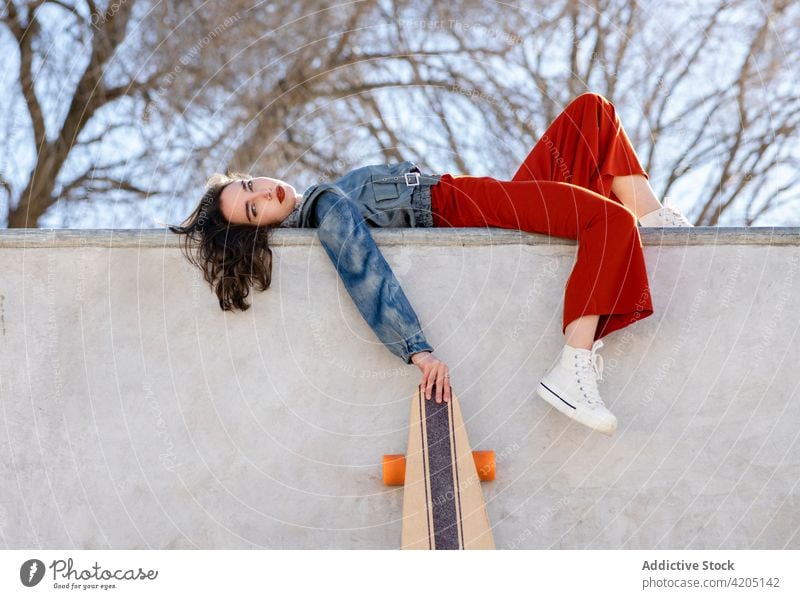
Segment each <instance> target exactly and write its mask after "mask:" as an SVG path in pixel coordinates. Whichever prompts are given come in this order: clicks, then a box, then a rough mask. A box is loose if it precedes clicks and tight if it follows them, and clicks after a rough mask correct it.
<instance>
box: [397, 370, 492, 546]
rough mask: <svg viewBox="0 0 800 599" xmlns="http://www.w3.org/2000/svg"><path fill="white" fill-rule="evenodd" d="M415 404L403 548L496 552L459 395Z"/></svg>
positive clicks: (421, 397) (419, 396)
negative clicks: (446, 400) (438, 401)
mask: <svg viewBox="0 0 800 599" xmlns="http://www.w3.org/2000/svg"><path fill="white" fill-rule="evenodd" d="M435 396H436V388H435V386H434V389H433V391H432V394H431V399H428V400H426V399H425V394H424V392H423V391H421V390H420V389H419V388H417V392H416V393H415V394H414V397H413V398H412V400H411V417H410V418H409V423H410V426H409V432H408V450H407V452H406V474H405V487H404V489H403V534H402V548H403V549H494V548H495V547H494V538H493V536H492V527H491V525H490V524H489V516H488V515H487V513H486V505H485V504H484V501H483V491H482V490H481V482H480V480H479V478H478V471H477V469H476V468H475V462H474V460H473V457H472V449H471V447H470V444H469V439H468V438H467V429H466V427H465V426H464V420H463V418H462V416H461V407H460V406H459V403H458V398H457V397H456V394H455V392H453V391H452V387H451V395H450V401H449V402H447V403H445V402H444V401H442V403H438V404H437V403H436V401H435V399H434V398H435Z"/></svg>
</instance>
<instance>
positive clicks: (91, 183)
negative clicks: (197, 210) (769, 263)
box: [0, 0, 800, 226]
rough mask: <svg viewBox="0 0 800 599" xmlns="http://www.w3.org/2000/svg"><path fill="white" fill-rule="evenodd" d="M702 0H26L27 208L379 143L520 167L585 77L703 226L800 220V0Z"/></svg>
mask: <svg viewBox="0 0 800 599" xmlns="http://www.w3.org/2000/svg"><path fill="white" fill-rule="evenodd" d="M689 6H690V8H688V9H687V3H686V2H678V1H677V0H667V1H666V2H654V1H651V2H641V1H638V2H637V1H630V0H582V1H577V0H561V1H557V2H545V1H543V0H534V1H532V2H529V3H525V4H524V5H522V6H520V7H519V8H513V7H511V6H510V5H508V4H506V3H497V2H490V1H483V2H477V1H468V0H462V1H457V2H453V3H430V2H419V1H418V0H395V1H394V2H378V1H376V0H365V1H362V2H354V3H349V4H345V5H335V6H334V5H331V4H330V3H326V2H320V1H318V0H310V1H304V2H296V1H291V2H290V1H288V0H276V1H274V2H270V3H253V2H244V1H242V0H231V1H228V2H224V3H222V2H220V3H209V2H204V1H203V0H182V1H178V2H159V1H157V0H116V2H113V3H112V2H107V3H105V4H104V5H103V6H102V7H100V6H99V5H98V4H96V3H95V2H92V1H90V0H87V1H75V2H73V3H70V2H68V1H67V0H35V1H28V2H22V1H18V2H8V3H7V4H6V6H5V9H4V11H3V13H2V17H1V20H2V23H3V24H4V25H5V26H6V29H7V30H8V31H9V32H10V33H11V37H12V39H13V40H14V45H15V46H16V53H17V56H18V58H19V61H18V65H15V66H18V69H19V72H18V77H17V81H16V85H15V86H10V85H6V86H4V87H5V89H6V91H4V92H3V94H7V95H8V96H7V98H6V100H7V101H8V104H9V105H14V100H15V98H16V97H17V96H18V98H19V105H20V106H22V107H24V111H25V112H26V114H27V117H28V118H27V119H18V118H15V114H17V113H18V112H19V111H17V110H8V111H6V114H0V126H2V127H4V128H5V130H6V131H8V130H9V128H12V129H14V131H13V133H14V134H13V135H7V136H6V137H5V143H4V144H2V145H0V156H6V159H5V160H4V162H0V166H2V168H0V186H2V187H3V188H4V189H5V190H6V194H7V196H8V197H9V210H8V226H35V225H36V224H37V223H39V222H40V219H41V217H42V216H43V215H44V214H45V213H46V212H47V211H48V210H49V209H51V207H53V206H54V204H56V202H57V201H60V202H64V203H65V204H66V205H67V206H69V205H71V204H73V203H84V204H89V205H95V206H97V205H103V204H104V203H107V202H109V201H110V198H111V197H127V198H131V199H133V200H135V201H137V202H138V201H140V200H142V199H145V198H151V197H152V198H155V199H156V200H159V201H162V202H164V204H163V205H162V211H163V210H166V209H170V207H174V206H175V205H176V204H179V207H180V210H184V211H185V210H186V209H187V208H188V207H189V206H190V205H192V204H194V202H195V199H196V198H195V197H196V196H197V195H198V194H199V192H200V187H201V186H202V183H203V181H204V180H205V178H206V176H207V175H208V174H209V173H210V172H211V171H212V170H220V169H222V168H225V167H226V166H231V167H234V168H237V169H241V170H249V171H251V172H258V173H264V174H270V175H273V176H278V177H281V178H285V179H287V180H289V181H292V182H293V183H295V185H297V186H299V188H300V189H302V185H301V183H311V182H314V181H316V180H325V179H329V178H332V177H334V176H336V175H338V174H340V173H342V172H344V171H346V170H349V169H350V168H354V167H355V166H360V165H361V164H365V163H368V162H370V161H379V160H383V161H394V160H404V159H411V160H415V161H418V162H422V163H423V164H424V165H425V166H426V167H427V168H428V169H429V170H430V171H431V172H461V173H470V174H487V175H492V176H497V177H498V178H507V177H509V176H510V175H511V174H513V172H514V171H515V170H516V167H517V166H518V164H519V162H520V161H521V160H522V158H524V155H525V153H526V152H527V151H528V150H529V149H530V147H532V145H533V144H534V143H536V141H537V140H538V139H539V138H540V136H541V134H542V133H543V132H544V129H545V128H546V127H547V125H548V124H549V123H550V122H552V120H553V119H554V118H555V117H556V115H557V114H558V112H559V111H560V110H561V109H563V107H564V106H565V105H566V104H567V103H568V102H569V101H570V100H571V99H572V98H574V97H575V96H577V95H579V94H580V93H582V92H585V91H595V92H598V93H601V94H603V95H605V96H606V97H607V98H608V99H609V100H611V101H612V102H614V104H615V106H617V108H618V110H619V112H620V114H621V116H622V117H623V122H624V124H625V127H626V130H627V131H628V133H629V135H630V136H631V139H632V140H633V142H634V145H635V146H636V148H637V151H638V152H639V155H640V157H641V158H642V162H643V164H644V166H645V168H646V169H647V170H648V172H649V173H650V174H651V181H652V182H653V184H654V186H656V187H657V189H656V191H657V193H658V194H659V195H661V196H663V195H667V194H673V195H674V194H675V193H676V190H682V191H680V193H681V194H682V196H681V204H682V205H683V206H684V207H685V208H688V209H689V216H690V218H691V219H692V220H693V221H694V222H695V224H711V225H713V224H748V225H749V224H757V223H759V222H760V221H763V220H765V219H767V218H769V217H770V216H771V215H772V214H773V213H775V212H776V211H778V210H779V209H783V210H784V211H783V212H781V214H790V215H789V216H788V217H787V216H784V218H789V219H791V218H795V219H797V218H798V211H794V212H793V213H787V212H786V207H787V206H789V207H791V202H793V201H794V200H795V199H796V198H797V194H798V190H799V189H800V181H798V169H797V160H798V155H797V151H796V150H795V146H796V145H797V144H795V143H793V142H795V141H796V140H797V139H798V108H800V106H799V104H800V99H799V98H798V93H797V86H796V81H797V78H796V75H795V73H794V71H793V68H794V65H795V64H797V58H798V56H797V55H798V52H800V43H798V42H799V41H800V40H798V39H797V38H798V34H799V33H800V27H798V22H799V21H800V15H799V13H800V5H798V3H792V2H789V1H788V0H766V1H762V0H735V1H721V0H717V2H716V3H712V2H703V3H700V2H698V3H696V4H694V5H691V4H690V5H689ZM687 11H689V12H687ZM65 23H68V24H69V26H65ZM0 43H2V39H0ZM76 73H77V75H76ZM4 119H5V120H4ZM26 122H27V123H29V125H26V124H25V123H26ZM20 123H21V124H20ZM20 148H33V149H32V150H31V151H27V150H26V151H24V152H23V151H20ZM3 153H4V154H3ZM28 155H30V156H32V159H29V157H28ZM29 164H32V166H30V165H29ZM24 173H28V174H27V176H26V175H25V174H24ZM6 175H8V176H6ZM11 175H14V176H11ZM686 196H689V197H688V199H687V197H686ZM176 197H177V198H178V199H179V200H180V202H179V203H178V202H175V198H176ZM180 210H179V211H180Z"/></svg>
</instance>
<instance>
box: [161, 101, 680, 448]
mask: <svg viewBox="0 0 800 599" xmlns="http://www.w3.org/2000/svg"><path fill="white" fill-rule="evenodd" d="M418 170H419V169H416V167H414V166H413V163H410V162H407V163H403V164H398V165H370V166H368V167H362V168H360V169H356V170H353V171H350V172H349V173H347V174H346V175H345V176H344V177H342V178H340V179H339V180H337V181H336V182H335V183H331V184H328V183H323V184H320V185H315V186H312V187H310V188H309V189H308V190H307V191H306V192H305V193H304V194H303V197H302V198H301V197H300V196H299V195H298V194H297V191H296V190H295V189H294V188H293V187H292V186H291V185H289V184H288V183H286V182H284V181H280V180H278V179H272V178H269V177H258V178H252V177H250V176H249V175H245V174H238V173H230V172H229V173H226V174H225V175H219V174H217V175H215V176H214V177H212V178H211V179H210V180H209V183H208V185H207V189H206V193H205V195H204V196H203V200H202V201H201V203H200V205H198V207H197V209H196V210H195V211H194V213H193V214H192V215H190V217H189V218H188V219H187V220H186V221H185V222H184V226H181V227H175V226H170V230H172V231H173V232H175V233H179V234H183V235H186V239H185V242H186V243H185V245H184V249H185V253H186V255H187V258H189V260H190V261H191V262H193V263H194V264H196V265H198V266H199V267H200V268H201V269H203V271H204V273H205V278H206V280H207V281H208V282H209V283H210V284H212V285H214V286H215V288H216V292H217V296H218V297H219V301H220V307H221V308H222V309H223V310H230V309H232V308H233V307H236V308H239V309H241V310H246V309H247V308H248V307H249V306H248V305H247V304H246V303H245V302H244V298H246V297H247V295H248V292H249V287H250V285H251V284H252V285H255V286H256V288H257V289H259V290H260V291H263V290H265V289H266V288H267V287H269V283H270V275H271V268H272V260H271V259H272V252H271V250H270V249H269V244H268V239H267V234H268V232H269V231H270V230H271V229H273V228H275V227H279V226H280V227H286V226H301V227H316V228H318V235H319V239H320V241H321V243H322V245H323V247H324V249H325V251H326V252H327V253H328V256H329V257H330V258H331V260H332V262H333V263H334V265H335V267H336V268H337V271H338V272H339V275H340V276H341V278H342V281H343V282H344V284H345V286H346V287H347V289H348V292H349V293H350V295H351V297H352V299H353V301H354V302H355V304H356V306H357V307H358V309H359V310H360V312H361V314H362V315H363V316H364V318H365V319H366V320H367V322H368V323H369V324H370V326H371V327H372V329H373V330H374V331H375V333H376V335H377V336H378V337H379V338H380V339H381V341H383V343H384V344H385V345H386V347H387V348H388V349H389V350H390V351H392V352H393V353H395V354H396V355H398V356H399V357H401V358H402V359H403V360H404V361H405V362H406V363H414V364H416V365H417V366H418V367H419V368H420V370H421V371H422V373H423V377H422V383H421V385H420V386H421V387H422V388H423V389H424V390H425V393H426V397H427V398H428V399H430V398H431V390H432V387H433V385H434V383H435V384H436V401H437V402H439V401H442V400H443V399H444V401H448V400H449V397H450V387H449V384H445V382H446V381H447V379H449V368H448V367H447V365H446V364H445V363H444V362H442V361H441V360H439V358H438V357H436V356H434V354H433V348H432V347H431V346H430V344H428V342H427V340H426V339H425V337H424V335H423V334H422V331H421V328H420V326H419V321H418V319H417V316H416V314H415V313H414V310H413V309H412V308H411V306H410V303H409V302H408V299H407V298H406V296H405V294H404V293H403V291H402V289H401V287H400V285H399V283H398V282H397V279H396V278H395V276H394V274H393V273H392V271H391V269H390V268H389V265H388V264H387V263H386V261H385V260H384V258H383V256H382V255H381V253H380V250H379V249H378V248H377V246H376V245H375V243H374V241H373V239H372V236H371V235H370V233H369V226H428V227H430V226H434V227H485V226H489V227H501V228H507V229H519V230H523V231H529V232H534V233H545V234H549V235H553V236H556V237H563V238H568V239H576V240H577V241H578V252H577V260H576V262H575V266H574V267H573V270H572V273H571V274H570V276H569V279H568V280H567V283H566V289H565V297H564V312H563V321H562V333H563V334H564V346H563V348H562V350H561V352H560V354H559V356H558V357H557V358H556V360H555V361H554V363H553V365H552V366H551V368H550V369H549V371H548V372H547V373H546V374H545V375H544V377H543V378H542V380H541V381H540V383H539V386H538V387H537V394H538V395H539V396H540V397H541V398H542V399H544V400H545V401H547V402H548V403H549V404H550V405H552V406H553V407H555V408H556V409H557V410H559V411H560V412H562V413H563V414H565V415H567V416H569V417H570V418H573V419H574V420H576V421H578V422H581V423H582V424H584V425H586V426H589V427H591V428H593V429H595V430H598V431H601V432H603V433H605V434H607V435H612V434H613V433H614V431H615V430H616V427H617V419H616V417H615V416H614V415H613V414H612V413H611V412H610V411H609V410H608V409H607V408H606V406H605V404H604V403H603V400H602V399H601V397H600V393H599V390H598V386H597V381H598V380H602V366H603V364H602V357H601V356H600V355H599V354H598V353H597V350H598V349H600V348H601V347H602V345H603V343H602V341H601V340H600V339H601V338H602V337H604V336H606V335H608V334H609V333H611V332H613V331H616V330H618V329H621V328H623V327H625V326H627V325H629V324H631V323H634V322H636V321H637V320H641V319H642V318H646V317H647V316H650V315H651V314H652V313H653V306H652V302H651V298H650V289H649V284H648V280H647V271H646V269H645V263H644V255H643V252H642V242H641V239H640V237H639V231H638V228H637V218H638V221H639V224H640V225H641V226H692V225H691V224H690V223H689V222H688V220H687V219H686V218H685V217H684V216H683V215H682V214H681V213H680V211H679V210H678V209H677V208H675V207H673V206H671V205H669V204H668V203H667V205H665V206H662V205H661V203H660V202H659V201H658V199H657V198H656V196H655V194H654V192H653V189H652V188H651V187H650V184H649V180H648V179H649V177H648V175H647V173H646V172H645V171H644V169H643V168H642V166H641V164H640V163H639V160H638V158H637V156H636V153H635V152H634V150H633V147H632V145H631V142H630V140H629V138H628V136H627V134H626V133H625V130H624V129H623V127H622V124H621V122H620V120H619V117H618V116H617V114H616V110H615V108H614V105H613V104H612V103H611V102H610V101H608V100H607V99H606V98H604V97H603V96H601V95H599V94H595V93H585V94H582V95H580V96H578V97H577V98H575V99H574V100H573V101H572V102H570V103H569V104H568V105H567V107H566V108H565V109H564V110H563V111H562V112H561V114H559V116H558V117H557V118H556V119H555V120H554V121H553V123H552V124H551V125H550V126H549V127H548V129H547V131H546V132H545V133H544V135H543V136H542V138H541V139H540V140H539V141H538V142H537V144H536V145H535V146H534V148H533V149H532V150H531V152H530V154H528V156H527V157H526V158H525V160H524V161H523V163H522V164H521V165H520V167H519V168H518V169H517V172H516V174H515V175H514V176H513V178H512V179H511V180H510V181H504V180H499V179H496V178H493V177H485V176H484V177H475V176H470V175H451V174H443V175H421V178H420V174H419V172H418ZM415 171H416V172H415ZM403 182H405V186H404V185H403ZM190 240H193V241H196V242H197V243H198V246H197V251H196V255H195V256H191V255H190V252H191V250H190V245H189V241H190Z"/></svg>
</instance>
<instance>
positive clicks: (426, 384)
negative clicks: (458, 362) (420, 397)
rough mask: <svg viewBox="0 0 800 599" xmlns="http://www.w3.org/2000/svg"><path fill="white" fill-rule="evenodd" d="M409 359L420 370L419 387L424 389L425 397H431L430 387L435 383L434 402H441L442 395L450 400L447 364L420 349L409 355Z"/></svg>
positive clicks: (446, 399) (447, 400)
mask: <svg viewBox="0 0 800 599" xmlns="http://www.w3.org/2000/svg"><path fill="white" fill-rule="evenodd" d="M411 361H412V362H413V363H414V364H416V366H417V368H419V369H420V370H421V371H422V382H421V383H420V385H419V386H420V388H421V389H424V391H425V399H430V398H431V389H432V388H433V384H434V383H436V403H442V395H444V400H445V401H446V402H449V401H450V369H449V368H448V367H447V364H445V363H444V362H442V361H441V360H440V359H439V358H437V357H436V356H434V355H433V353H432V352H429V351H422V352H419V353H416V354H414V355H413V356H411Z"/></svg>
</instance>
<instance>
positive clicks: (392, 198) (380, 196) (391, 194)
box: [372, 180, 400, 208]
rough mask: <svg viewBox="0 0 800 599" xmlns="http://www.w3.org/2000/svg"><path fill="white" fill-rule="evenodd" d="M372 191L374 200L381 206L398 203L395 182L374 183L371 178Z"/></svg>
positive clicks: (398, 195)
mask: <svg viewBox="0 0 800 599" xmlns="http://www.w3.org/2000/svg"><path fill="white" fill-rule="evenodd" d="M372 192H373V193H374V194H375V202H376V203H377V204H378V206H379V207H381V208H383V207H386V206H392V205H394V204H398V203H400V199H399V198H400V193H399V192H398V189H397V183H376V182H375V181H374V180H373V182H372Z"/></svg>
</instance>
